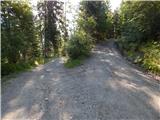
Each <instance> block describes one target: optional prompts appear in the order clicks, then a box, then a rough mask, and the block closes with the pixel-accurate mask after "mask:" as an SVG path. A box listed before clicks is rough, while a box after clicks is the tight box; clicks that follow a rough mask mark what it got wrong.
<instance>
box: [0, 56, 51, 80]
mask: <svg viewBox="0 0 160 120" xmlns="http://www.w3.org/2000/svg"><path fill="white" fill-rule="evenodd" d="M53 58H54V57H49V58H38V59H36V60H32V61H29V62H27V63H17V64H9V63H5V64H2V65H1V77H2V80H1V81H2V83H4V82H5V81H7V80H9V79H10V78H14V77H16V76H17V75H18V74H19V73H22V72H26V71H30V70H32V69H34V68H35V67H37V66H38V65H41V64H45V63H48V62H49V61H51V60H52V59H53Z"/></svg>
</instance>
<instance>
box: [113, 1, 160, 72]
mask: <svg viewBox="0 0 160 120" xmlns="http://www.w3.org/2000/svg"><path fill="white" fill-rule="evenodd" d="M116 17H117V18H116V19H117V20H118V22H117V23H118V24H116V25H117V26H116V33H118V34H117V36H118V43H119V47H120V49H121V51H122V52H123V54H124V55H125V56H127V57H128V59H129V60H131V61H132V62H134V63H136V64H139V65H140V66H142V67H143V68H145V69H146V70H147V71H150V72H152V73H155V74H160V2H158V1H127V2H123V3H122V4H121V8H120V10H119V14H117V16H116Z"/></svg>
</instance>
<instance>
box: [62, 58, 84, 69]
mask: <svg viewBox="0 0 160 120" xmlns="http://www.w3.org/2000/svg"><path fill="white" fill-rule="evenodd" d="M84 59H85V57H79V58H77V59H68V60H67V62H66V63H65V64H64V66H65V67H66V68H74V67H77V66H80V65H82V64H83V61H84Z"/></svg>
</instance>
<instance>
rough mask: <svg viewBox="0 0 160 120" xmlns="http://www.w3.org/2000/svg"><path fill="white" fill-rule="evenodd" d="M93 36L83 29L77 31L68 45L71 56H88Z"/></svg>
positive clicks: (73, 57) (74, 57)
mask: <svg viewBox="0 0 160 120" xmlns="http://www.w3.org/2000/svg"><path fill="white" fill-rule="evenodd" d="M92 42H93V41H92V38H91V37H90V36H89V35H88V34H86V33H85V32H83V31H79V32H75V33H74V34H73V35H72V36H71V38H70V40H69V41H68V45H67V48H66V49H67V53H68V56H69V58H71V59H77V58H79V57H82V56H88V55H89V53H90V51H91V48H92Z"/></svg>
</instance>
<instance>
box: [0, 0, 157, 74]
mask: <svg viewBox="0 0 160 120" xmlns="http://www.w3.org/2000/svg"><path fill="white" fill-rule="evenodd" d="M35 8H36V10H37V14H36V15H34V14H33V8H32V5H31V3H30V2H29V1H26V0H24V1H1V74H2V77H3V76H6V75H9V74H12V73H17V72H20V71H25V70H27V69H32V68H33V67H35V66H38V65H40V64H44V63H46V62H48V61H49V60H50V59H54V58H55V57H61V56H63V57H65V58H66V63H65V64H64V66H65V67H67V68H72V67H75V66H78V65H80V64H82V63H83V61H84V60H85V59H87V58H88V57H89V56H90V55H91V50H92V49H93V48H94V46H96V44H99V43H103V42H104V41H109V40H114V41H115V43H116V44H117V46H118V49H119V50H120V51H121V53H122V55H124V56H126V57H127V58H128V60H130V61H132V62H133V63H135V64H138V65H139V66H141V67H142V68H144V69H145V70H146V71H149V72H152V73H154V74H160V2H159V1H123V2H122V3H121V6H120V8H119V9H117V10H115V11H114V12H112V11H111V9H110V2H109V1H108V0H104V1H94V2H93V1H81V2H80V4H79V10H78V13H77V18H76V20H75V26H74V27H75V28H74V29H73V30H72V31H70V30H69V29H68V26H69V25H68V22H67V18H66V10H65V2H64V1H38V3H37V6H36V7H35ZM106 54H107V53H106Z"/></svg>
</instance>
